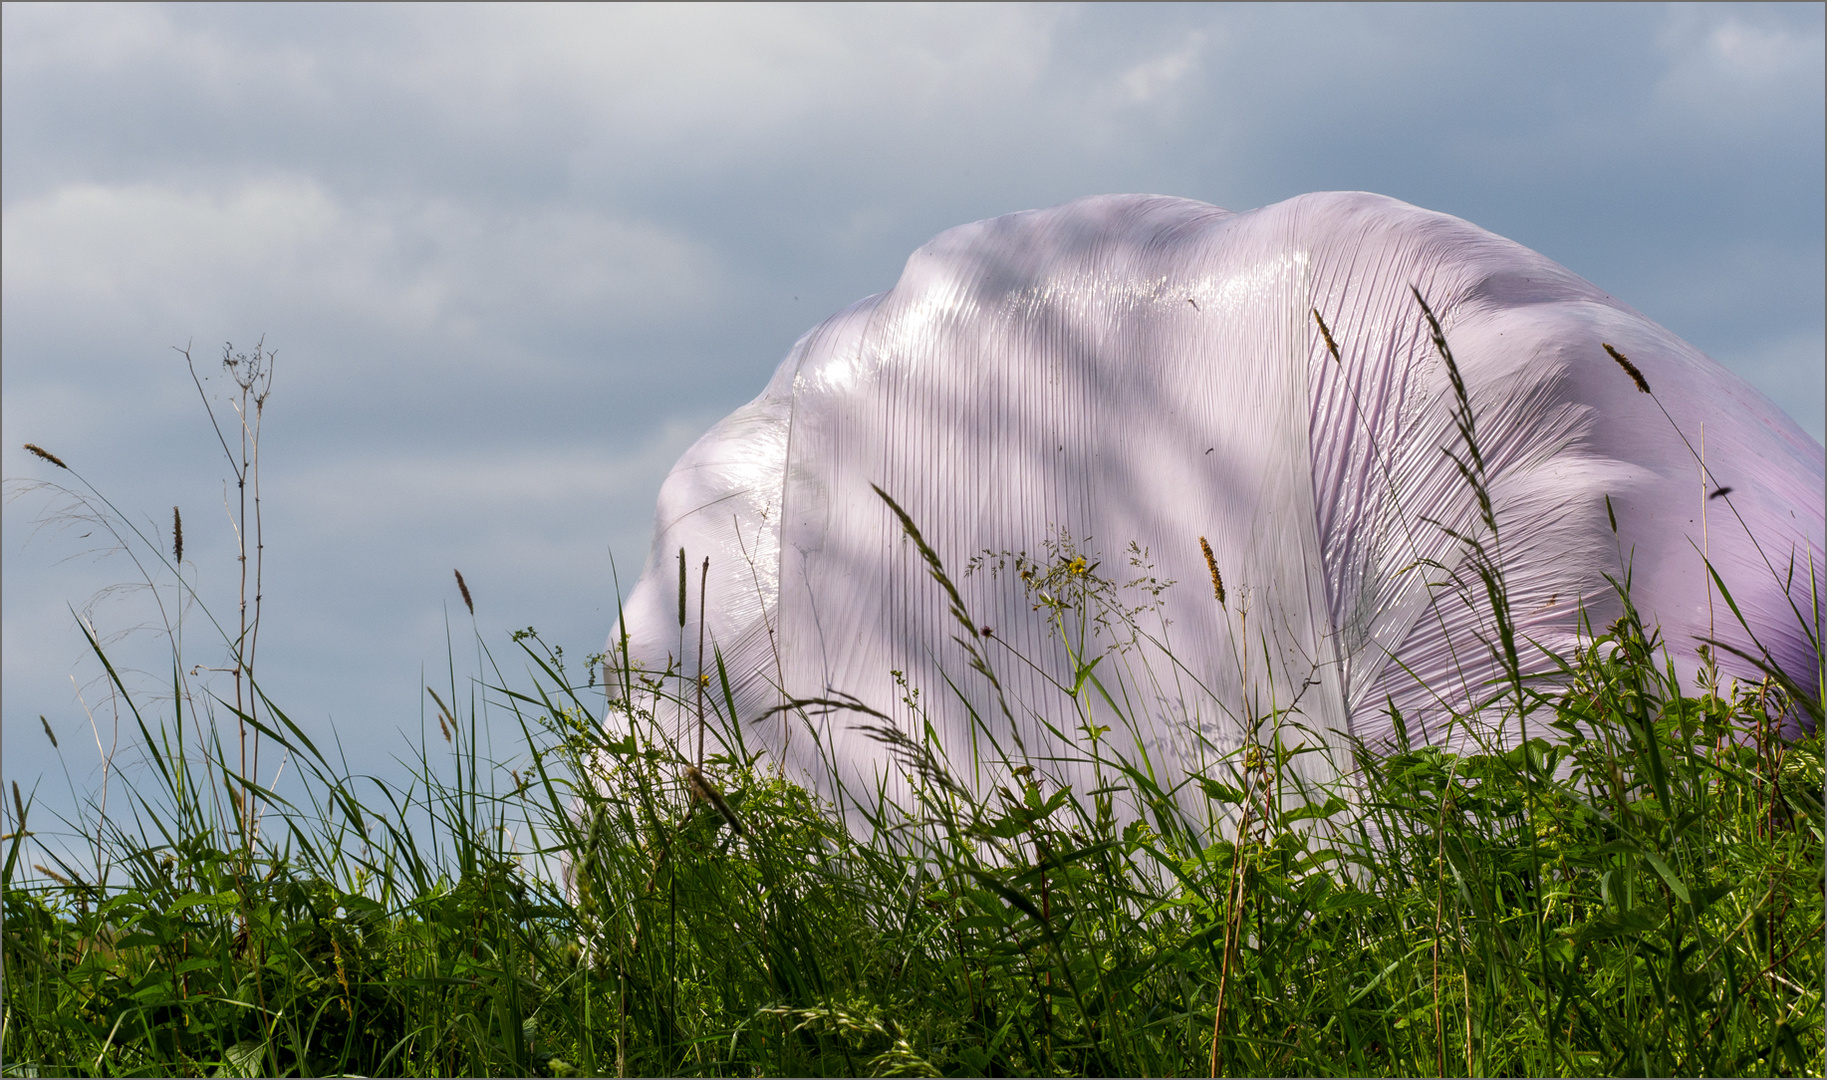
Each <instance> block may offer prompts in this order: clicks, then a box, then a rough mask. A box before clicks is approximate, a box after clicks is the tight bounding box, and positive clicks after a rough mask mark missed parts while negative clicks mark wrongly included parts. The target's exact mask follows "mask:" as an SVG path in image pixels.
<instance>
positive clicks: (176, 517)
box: [171, 506, 184, 563]
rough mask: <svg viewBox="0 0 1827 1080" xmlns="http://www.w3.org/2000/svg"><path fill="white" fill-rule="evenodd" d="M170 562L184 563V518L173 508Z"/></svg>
mask: <svg viewBox="0 0 1827 1080" xmlns="http://www.w3.org/2000/svg"><path fill="white" fill-rule="evenodd" d="M171 561H172V562H174V563H181V562H183V561H184V518H183V515H181V514H179V513H178V508H177V507H175V506H174V507H172V508H171Z"/></svg>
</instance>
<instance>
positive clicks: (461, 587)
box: [451, 570, 476, 615]
mask: <svg viewBox="0 0 1827 1080" xmlns="http://www.w3.org/2000/svg"><path fill="white" fill-rule="evenodd" d="M451 573H453V574H455V575H457V591H458V592H460V593H462V594H463V606H464V607H466V608H468V609H469V613H470V614H471V615H474V614H475V613H476V602H475V601H474V600H471V599H470V598H469V586H468V585H467V584H465V583H464V581H463V571H461V570H452V571H451Z"/></svg>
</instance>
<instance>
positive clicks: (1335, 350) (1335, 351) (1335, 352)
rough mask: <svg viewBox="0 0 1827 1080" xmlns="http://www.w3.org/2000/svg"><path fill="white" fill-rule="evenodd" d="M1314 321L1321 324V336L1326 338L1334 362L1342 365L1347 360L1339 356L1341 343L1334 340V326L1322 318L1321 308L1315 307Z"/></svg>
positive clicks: (1327, 349) (1327, 348)
mask: <svg viewBox="0 0 1827 1080" xmlns="http://www.w3.org/2000/svg"><path fill="white" fill-rule="evenodd" d="M1313 321H1314V322H1316V323H1318V324H1319V328H1320V336H1321V337H1323V338H1325V339H1326V351H1327V352H1329V353H1331V354H1332V362H1333V363H1335V364H1339V365H1341V366H1342V365H1343V364H1344V363H1345V361H1344V360H1342V359H1340V358H1339V343H1338V342H1336V341H1334V340H1332V328H1331V327H1329V326H1327V325H1326V320H1325V319H1322V318H1320V313H1319V308H1314V309H1313Z"/></svg>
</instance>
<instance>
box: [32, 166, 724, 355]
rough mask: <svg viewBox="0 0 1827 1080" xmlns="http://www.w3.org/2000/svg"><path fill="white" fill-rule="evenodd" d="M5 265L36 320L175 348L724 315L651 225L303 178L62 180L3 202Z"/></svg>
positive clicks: (684, 242)
mask: <svg viewBox="0 0 1827 1080" xmlns="http://www.w3.org/2000/svg"><path fill="white" fill-rule="evenodd" d="M0 266H3V273H4V277H5V302H6V304H7V305H8V306H9V308H16V309H17V310H21V311H30V312H32V313H33V316H32V318H33V321H34V322H51V323H56V322H61V323H63V324H65V325H69V324H71V323H76V322H81V323H85V324H91V325H93V324H95V323H98V322H99V323H101V324H104V325H110V324H111V325H112V326H113V327H116V328H121V329H126V328H131V330H132V331H133V332H137V333H141V334H143V333H144V332H145V331H147V330H150V331H152V332H153V333H154V334H158V335H163V336H169V335H171V334H178V335H179V336H180V339H181V337H182V335H183V334H184V332H185V330H186V329H187V328H191V327H196V326H217V325H225V324H241V325H245V324H247V323H248V322H250V321H252V322H257V323H261V322H263V323H264V324H265V325H283V324H293V325H296V324H299V323H301V322H308V323H318V324H321V323H324V322H333V323H337V324H342V325H348V326H352V327H354V328H357V329H358V330H359V331H360V332H362V333H364V334H381V335H384V336H387V337H389V338H393V339H401V338H407V339H411V338H418V339H423V338H426V337H428V336H429V337H431V338H434V339H436V338H446V339H452V340H458V341H474V340H475V339H477V338H478V337H484V336H487V335H489V334H495V335H499V334H501V332H502V331H503V330H504V329H505V328H506V327H515V328H519V329H525V328H527V327H531V326H538V325H540V324H547V325H549V324H552V323H555V322H557V323H566V324H575V323H577V322H578V321H579V320H582V321H584V322H585V323H587V324H589V325H592V326H594V327H596V328H598V329H599V330H603V331H605V332H607V331H612V330H614V329H616V328H618V327H626V326H628V325H630V324H633V323H641V322H646V321H650V320H653V319H656V318H661V319H663V318H667V317H683V316H685V315H686V314H688V313H689V312H691V311H693V310H698V309H701V308H702V307H703V306H704V305H706V304H715V303H717V302H718V300H719V298H720V293H721V290H722V284H723V281H722V275H721V272H720V271H719V270H718V268H717V264H716V259H715V257H714V256H713V254H712V253H710V252H708V251H706V250H705V249H704V248H703V247H702V245H700V244H697V243H695V242H694V241H691V240H689V239H687V238H684V237H681V236H679V235H677V234H675V233H672V232H669V231H668V230H666V229H665V228H662V227H660V226H658V225H656V224H653V223H652V222H648V221H642V220H639V219H633V218H626V217H617V216H614V215H612V214H609V213H605V212H597V211H590V210H584V209H577V208H571V207H565V206H551V205H533V206H519V205H512V204H510V205H508V206H501V205H482V206H472V205H465V204H462V203H459V202H456V201H455V200H452V199H449V198H437V199H432V200H430V201H429V202H427V203H425V204H422V205H417V206H412V205H402V201H401V200H382V199H369V200H364V201H352V200H346V199H339V198H337V197H335V196H334V195H333V194H332V193H331V192H329V191H328V190H326V189H325V188H324V187H323V186H322V185H321V184H319V183H317V182H315V181H313V180H311V179H309V178H305V177H295V176H280V177H274V178H270V179H262V180H254V181H249V182H245V183H240V184H235V185H231V186H228V187H226V188H224V189H220V190H216V191H194V190H181V189H178V188H175V187H173V186H170V185H160V184H133V185H101V184H94V183H75V184H70V185H65V186H61V187H58V188H56V189H54V190H52V191H51V192H49V193H47V194H44V195H41V196H38V197H34V198H28V199H21V200H19V201H16V202H14V203H12V204H10V205H9V206H8V207H7V208H6V210H5V214H4V241H3V242H0ZM484 327H488V328H490V329H488V330H484V329H483V328H484ZM497 344H498V343H497Z"/></svg>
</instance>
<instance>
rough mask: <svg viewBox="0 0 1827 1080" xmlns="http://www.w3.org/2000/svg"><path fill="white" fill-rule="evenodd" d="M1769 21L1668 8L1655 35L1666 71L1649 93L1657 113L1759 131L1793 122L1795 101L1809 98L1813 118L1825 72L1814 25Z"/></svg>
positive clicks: (1826, 42) (1822, 43) (1826, 62)
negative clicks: (1663, 110) (1658, 105)
mask: <svg viewBox="0 0 1827 1080" xmlns="http://www.w3.org/2000/svg"><path fill="white" fill-rule="evenodd" d="M1769 14H1770V13H1768V12H1759V13H1753V14H1750V15H1746V14H1743V13H1741V12H1740V11H1738V10H1736V9H1735V8H1733V7H1726V8H1688V7H1686V6H1680V5H1677V6H1675V7H1672V8H1671V9H1670V12H1669V16H1668V22H1667V24H1666V26H1665V28H1664V30H1663V32H1662V34H1661V35H1660V45H1661V47H1662V49H1663V51H1664V52H1665V54H1666V55H1667V56H1668V58H1669V62H1668V69H1667V71H1666V72H1665V73H1664V75H1663V76H1662V78H1661V79H1660V80H1659V81H1658V83H1657V86H1656V91H1657V94H1658V96H1659V97H1660V98H1661V99H1662V100H1663V102H1664V105H1665V107H1667V108H1671V109H1674V110H1678V111H1679V112H1680V113H1681V114H1682V115H1683V116H1684V117H1687V118H1689V119H1690V120H1692V119H1695V118H1704V119H1705V120H1707V121H1709V122H1710V123H1712V124H1715V125H1718V126H1719V127H1721V128H1724V129H1729V128H1731V127H1739V128H1748V129H1751V130H1760V129H1764V128H1766V127H1768V126H1770V125H1771V124H1773V123H1774V124H1782V123H1787V122H1792V121H1794V120H1796V119H1798V117H1796V116H1795V115H1794V106H1795V103H1796V102H1797V99H1798V98H1800V99H1801V100H1803V101H1806V100H1807V99H1808V98H1810V97H1812V98H1814V99H1815V102H1816V105H1815V108H1814V110H1813V112H1814V114H1815V116H1816V117H1817V118H1818V116H1819V113H1820V109H1819V105H1818V101H1819V97H1820V90H1821V84H1822V77H1823V72H1824V71H1827V39H1824V38H1823V35H1822V29H1821V26H1820V24H1819V23H1818V22H1813V21H1812V20H1811V21H1810V22H1808V23H1804V24H1797V23H1794V22H1790V21H1788V20H1783V19H1774V18H1769V17H1768V15H1769ZM1760 16H1763V17H1760Z"/></svg>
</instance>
